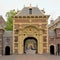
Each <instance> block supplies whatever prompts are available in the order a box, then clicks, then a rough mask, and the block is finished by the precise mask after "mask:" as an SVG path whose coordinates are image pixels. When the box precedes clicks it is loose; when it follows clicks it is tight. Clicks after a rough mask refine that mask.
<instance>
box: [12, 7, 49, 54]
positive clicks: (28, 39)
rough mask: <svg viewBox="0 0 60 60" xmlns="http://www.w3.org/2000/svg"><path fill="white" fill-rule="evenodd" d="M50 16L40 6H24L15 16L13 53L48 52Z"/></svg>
mask: <svg viewBox="0 0 60 60" xmlns="http://www.w3.org/2000/svg"><path fill="white" fill-rule="evenodd" d="M48 18H49V15H45V11H44V10H40V9H39V8H38V7H32V6H29V7H24V8H23V9H22V10H21V11H19V12H18V13H17V14H16V15H15V17H13V54H28V53H35V54H43V53H48Z"/></svg>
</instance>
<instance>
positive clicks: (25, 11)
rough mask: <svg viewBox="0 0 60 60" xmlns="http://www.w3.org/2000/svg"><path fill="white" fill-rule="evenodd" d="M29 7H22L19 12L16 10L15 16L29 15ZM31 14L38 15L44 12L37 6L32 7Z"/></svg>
mask: <svg viewBox="0 0 60 60" xmlns="http://www.w3.org/2000/svg"><path fill="white" fill-rule="evenodd" d="M29 9H30V8H29V7H24V8H23V9H22V10H21V11H20V12H18V13H17V14H16V16H29V15H30V14H29ZM31 9H32V14H31V15H34V16H38V15H44V12H43V11H42V10H40V9H39V8H38V7H32V8H31Z"/></svg>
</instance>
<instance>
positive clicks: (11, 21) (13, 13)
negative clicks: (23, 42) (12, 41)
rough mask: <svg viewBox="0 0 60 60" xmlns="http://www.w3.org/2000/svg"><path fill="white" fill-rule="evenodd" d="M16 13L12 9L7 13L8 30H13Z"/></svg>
mask: <svg viewBox="0 0 60 60" xmlns="http://www.w3.org/2000/svg"><path fill="white" fill-rule="evenodd" d="M15 14H16V11H15V10H10V11H9V12H7V13H6V17H7V22H6V27H5V29H6V30H13V19H12V16H14V15H15Z"/></svg>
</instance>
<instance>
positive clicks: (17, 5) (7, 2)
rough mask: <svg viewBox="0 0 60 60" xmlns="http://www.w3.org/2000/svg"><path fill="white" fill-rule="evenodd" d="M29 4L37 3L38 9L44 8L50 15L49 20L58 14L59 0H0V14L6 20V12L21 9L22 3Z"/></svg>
mask: <svg viewBox="0 0 60 60" xmlns="http://www.w3.org/2000/svg"><path fill="white" fill-rule="evenodd" d="M30 4H31V5H32V6H33V7H36V6H37V5H38V8H39V9H43V8H44V10H45V11H46V14H49V15H50V18H49V21H50V20H51V19H53V20H55V19H56V18H57V17H58V16H60V0H0V15H2V16H3V17H4V19H5V20H6V12H8V11H10V10H13V9H15V10H21V9H23V7H24V5H25V6H26V7H28V6H29V5H30Z"/></svg>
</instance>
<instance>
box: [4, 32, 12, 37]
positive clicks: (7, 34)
mask: <svg viewBox="0 0 60 60" xmlns="http://www.w3.org/2000/svg"><path fill="white" fill-rule="evenodd" d="M12 36H13V31H5V32H4V34H3V37H12Z"/></svg>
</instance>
